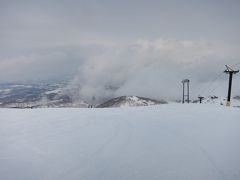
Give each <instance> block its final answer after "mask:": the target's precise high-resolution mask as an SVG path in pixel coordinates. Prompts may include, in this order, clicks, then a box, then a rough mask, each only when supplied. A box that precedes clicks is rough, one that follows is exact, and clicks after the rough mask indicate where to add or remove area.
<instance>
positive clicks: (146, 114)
mask: <svg viewBox="0 0 240 180" xmlns="http://www.w3.org/2000/svg"><path fill="white" fill-rule="evenodd" d="M0 114H1V117H0V179H3V180H10V179H11V180H33V179H34V180H42V179H44V180H119V179H122V180H160V179H163V180H186V179H189V180H221V179H228V180H237V179H240V155H239V152H240V143H239V142H240V141H239V139H240V120H239V119H240V118H239V117H240V109H239V108H226V107H224V106H218V105H210V104H201V105H200V104H184V105H182V104H166V105H157V106H149V107H137V108H111V109H94V108H93V109H64V108H62V109H0Z"/></svg>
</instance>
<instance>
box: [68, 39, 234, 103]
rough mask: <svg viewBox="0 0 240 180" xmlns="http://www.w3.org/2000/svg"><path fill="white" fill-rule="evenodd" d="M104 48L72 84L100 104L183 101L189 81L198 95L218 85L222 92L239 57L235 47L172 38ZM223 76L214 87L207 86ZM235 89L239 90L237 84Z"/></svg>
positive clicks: (88, 61)
mask: <svg viewBox="0 0 240 180" xmlns="http://www.w3.org/2000/svg"><path fill="white" fill-rule="evenodd" d="M105 48H106V49H105V50H104V51H102V52H101V53H98V54H97V55H95V56H91V57H90V58H89V59H88V60H87V61H85V62H84V63H83V64H82V65H81V66H80V67H79V71H78V73H77V75H76V76H75V78H74V80H73V81H72V85H73V86H75V87H78V88H77V89H79V94H78V95H79V97H85V98H87V99H88V100H89V99H91V98H92V97H96V98H97V99H98V100H100V101H101V98H110V97H116V96H120V95H138V96H146V97H150V98H170V99H171V98H176V97H179V96H181V80H182V79H184V78H189V79H190V80H191V92H192V95H194V96H197V95H198V94H200V93H203V91H204V90H205V91H206V90H207V91H206V92H205V93H206V94H207V93H209V91H210V90H212V89H213V88H215V86H216V85H218V84H220V85H221V86H223V88H218V89H217V90H216V91H215V92H214V93H223V92H225V89H226V87H225V85H224V84H223V83H225V84H226V82H227V76H225V75H224V74H223V70H224V68H225V66H224V65H225V64H229V63H230V64H236V63H237V62H238V59H237V57H238V56H239V52H237V51H236V49H235V48H234V47H228V46H224V45H219V44H215V43H209V42H204V41H197V42H193V41H179V40H173V39H170V40H168V39H158V40H154V41H150V40H138V41H135V42H132V43H129V44H125V45H112V46H109V47H105ZM221 73H222V74H223V76H221V77H219V78H218V79H217V81H216V82H214V83H215V84H209V82H211V81H213V80H214V78H215V77H216V76H217V75H219V74H221ZM208 86H210V87H209V88H208ZM211 86H213V87H211ZM235 88H237V89H238V90H239V86H238V85H237V84H235ZM207 95H209V94H207Z"/></svg>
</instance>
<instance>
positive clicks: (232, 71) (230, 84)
mask: <svg viewBox="0 0 240 180" xmlns="http://www.w3.org/2000/svg"><path fill="white" fill-rule="evenodd" d="M225 66H226V68H227V69H226V70H225V71H224V72H225V73H226V74H229V84H228V98H227V102H226V106H230V105H231V103H230V101H231V90H232V77H233V74H236V73H238V72H239V70H233V69H232V68H230V67H229V66H227V65H225Z"/></svg>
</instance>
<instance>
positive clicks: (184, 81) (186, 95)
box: [182, 79, 190, 104]
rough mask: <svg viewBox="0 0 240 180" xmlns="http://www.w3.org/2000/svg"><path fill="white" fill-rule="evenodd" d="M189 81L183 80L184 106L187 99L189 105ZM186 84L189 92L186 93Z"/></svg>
mask: <svg viewBox="0 0 240 180" xmlns="http://www.w3.org/2000/svg"><path fill="white" fill-rule="evenodd" d="M189 82H190V80H189V79H184V80H182V83H183V97H182V103H183V104H184V102H185V97H186V98H187V100H186V101H187V103H189ZM185 84H186V85H187V91H186V92H185Z"/></svg>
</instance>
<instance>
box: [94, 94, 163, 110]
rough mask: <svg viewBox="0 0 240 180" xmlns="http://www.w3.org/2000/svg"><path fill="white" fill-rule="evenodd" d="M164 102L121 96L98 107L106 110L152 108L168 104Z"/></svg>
mask: <svg viewBox="0 0 240 180" xmlns="http://www.w3.org/2000/svg"><path fill="white" fill-rule="evenodd" d="M166 103H167V102H166V101H164V100H161V101H159V100H154V99H149V98H144V97H139V96H120V97H117V98H113V99H110V100H108V101H106V102H104V103H102V104H100V105H98V106H97V107H99V108H106V107H136V106H151V105H156V104H166Z"/></svg>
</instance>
